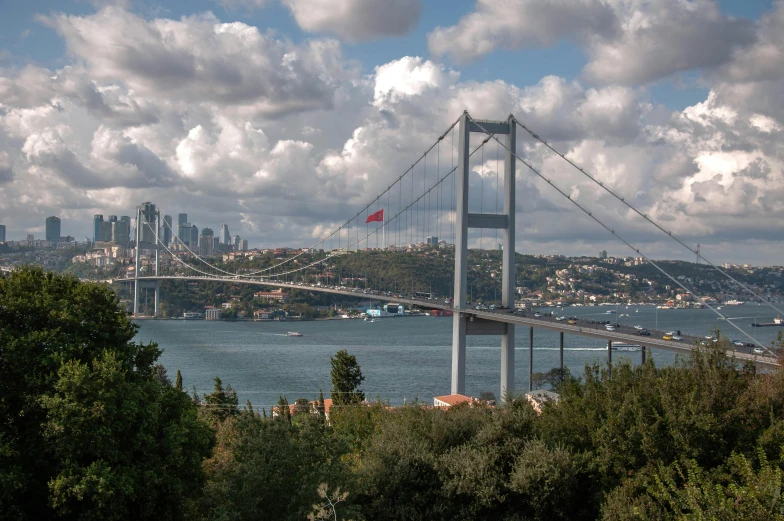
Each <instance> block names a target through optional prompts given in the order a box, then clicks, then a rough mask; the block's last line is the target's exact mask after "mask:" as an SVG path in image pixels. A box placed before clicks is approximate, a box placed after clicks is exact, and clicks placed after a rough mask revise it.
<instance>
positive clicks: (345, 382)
mask: <svg viewBox="0 0 784 521" xmlns="http://www.w3.org/2000/svg"><path fill="white" fill-rule="evenodd" d="M329 360H330V363H331V364H332V373H331V374H332V404H333V405H338V406H340V405H348V404H352V403H361V402H363V401H364V400H365V394H364V393H363V392H362V391H361V390H360V388H359V386H360V385H362V381H363V380H364V379H365V377H364V376H362V371H361V370H360V368H359V364H358V363H357V358H356V357H355V356H354V355H350V354H348V351H346V350H345V349H342V350H340V351H338V352H337V353H335V356H334V357H330V358H329Z"/></svg>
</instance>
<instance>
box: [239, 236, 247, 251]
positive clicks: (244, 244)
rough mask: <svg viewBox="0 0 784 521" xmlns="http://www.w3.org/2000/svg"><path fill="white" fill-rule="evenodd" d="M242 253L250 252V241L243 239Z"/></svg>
mask: <svg viewBox="0 0 784 521" xmlns="http://www.w3.org/2000/svg"><path fill="white" fill-rule="evenodd" d="M240 250H241V251H248V239H242V244H241V245H240Z"/></svg>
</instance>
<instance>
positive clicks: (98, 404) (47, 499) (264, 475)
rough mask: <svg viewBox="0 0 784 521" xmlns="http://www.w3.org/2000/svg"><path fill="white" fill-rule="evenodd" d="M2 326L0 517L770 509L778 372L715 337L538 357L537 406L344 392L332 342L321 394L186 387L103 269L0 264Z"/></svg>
mask: <svg viewBox="0 0 784 521" xmlns="http://www.w3.org/2000/svg"><path fill="white" fill-rule="evenodd" d="M0 326H2V327H0V391H2V394H0V422H1V423H0V485H2V488H0V519H51V518H67V519H77V518H78V519H151V518H155V519H198V520H204V521H212V520H215V521H218V520H221V521H222V520H237V521H240V520H255V519H292V520H293V519H306V518H310V519H323V518H325V517H327V518H331V519H354V520H370V519H373V520H399V519H406V520H409V519H411V520H451V519H465V520H471V519H500V520H531V521H534V520H558V519H569V520H578V521H579V520H597V519H602V520H607V521H615V520H630V519H631V520H702V519H722V520H724V519H727V520H762V519H774V520H784V500H782V488H783V487H784V475H783V471H784V372H783V371H774V372H771V373H763V374H761V373H758V372H757V371H756V370H755V369H754V367H753V366H750V365H747V366H739V365H738V364H737V363H736V362H735V361H734V360H732V359H730V358H728V357H727V355H726V350H725V348H726V346H725V345H723V344H722V343H721V342H719V343H717V344H716V345H712V346H708V347H706V348H701V349H699V350H697V351H695V352H694V353H693V354H692V355H691V356H690V357H688V358H686V359H682V360H680V361H679V362H677V363H676V364H674V365H672V366H668V367H661V368H660V367H656V366H655V365H654V363H653V362H652V361H650V360H649V361H648V362H647V363H646V364H644V365H642V366H633V365H631V364H630V363H629V362H628V361H621V362H620V363H618V364H616V365H615V366H614V367H613V371H612V374H610V373H609V372H608V371H607V370H606V368H604V367H600V366H591V367H587V368H586V370H585V372H584V374H583V375H582V377H581V378H579V379H576V378H572V377H571V376H570V375H568V374H567V375H564V376H565V378H563V381H562V378H561V376H562V375H560V374H559V373H557V372H551V373H548V374H547V375H542V376H541V381H542V382H548V383H550V384H552V385H555V386H556V388H557V391H558V392H559V394H560V397H561V399H560V401H559V402H558V403H553V402H550V403H546V404H545V405H544V407H543V409H542V411H541V413H537V412H536V411H535V410H534V409H533V408H532V406H531V405H530V404H529V402H528V401H527V400H526V399H524V398H523V397H516V398H514V399H511V400H510V401H509V403H507V404H506V405H504V406H502V407H498V408H495V407H489V406H487V405H484V404H482V403H481V402H478V403H475V404H471V405H468V404H463V405H461V406H456V407H452V408H450V409H446V410H444V409H435V408H432V407H429V406H426V405H423V404H413V405H408V406H405V407H398V408H390V407H387V406H386V405H385V404H383V403H376V404H368V403H367V402H363V403H341V400H340V398H339V396H359V395H360V393H358V392H356V391H359V385H360V384H361V382H362V380H363V378H362V375H361V371H360V368H359V366H358V365H357V364H356V359H354V358H353V357H352V356H351V355H350V354H349V353H347V352H345V351H341V352H338V353H337V354H336V355H335V357H333V359H332V363H333V386H334V388H335V391H336V392H335V394H334V395H333V400H334V401H333V403H332V406H331V408H329V410H327V408H326V407H325V401H324V399H323V398H320V399H319V400H318V401H317V402H315V403H308V402H307V400H303V399H296V400H294V401H293V403H292V405H291V406H289V402H288V398H287V397H283V396H282V397H281V399H280V402H279V404H278V406H277V407H276V408H275V409H274V410H273V411H270V415H269V417H268V416H267V414H266V412H267V411H264V410H262V411H257V410H255V409H254V408H253V406H252V404H250V403H248V404H247V405H246V407H245V408H240V407H239V406H238V400H237V394H236V392H234V391H233V390H232V389H231V387H230V386H229V385H224V383H223V382H222V381H221V380H220V378H217V377H216V379H215V389H214V391H213V392H212V393H210V394H207V395H205V396H203V397H198V396H195V395H194V396H193V397H189V396H187V394H186V393H184V392H183V391H182V383H181V382H182V379H181V375H178V376H177V377H176V378H175V382H174V384H172V383H171V382H170V380H169V378H168V376H167V375H166V371H165V370H163V369H162V368H161V367H160V366H157V367H156V366H155V361H156V359H157V356H158V354H159V351H158V350H157V348H156V347H155V346H154V345H140V344H134V343H132V342H131V339H132V338H133V335H134V332H135V328H134V326H133V325H132V324H131V323H130V322H129V321H128V318H127V316H126V315H125V314H124V313H122V312H120V311H119V309H118V308H117V301H116V299H115V298H114V297H113V296H112V294H111V293H110V292H109V291H108V290H106V289H105V288H104V287H102V286H99V285H94V284H81V283H79V282H78V281H76V280H74V279H73V278H69V277H61V276H53V275H50V274H45V273H43V272H42V271H40V270H33V269H25V270H20V271H17V272H14V273H12V274H10V275H6V276H4V277H2V278H0ZM779 343H781V339H780V340H779ZM213 433H214V434H215V440H216V443H215V445H214V447H212V448H211V444H212V441H213Z"/></svg>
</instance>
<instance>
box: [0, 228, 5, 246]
mask: <svg viewBox="0 0 784 521" xmlns="http://www.w3.org/2000/svg"><path fill="white" fill-rule="evenodd" d="M0 242H5V224H0Z"/></svg>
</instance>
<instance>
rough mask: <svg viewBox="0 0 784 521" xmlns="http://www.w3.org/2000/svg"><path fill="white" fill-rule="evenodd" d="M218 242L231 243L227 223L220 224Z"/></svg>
mask: <svg viewBox="0 0 784 521" xmlns="http://www.w3.org/2000/svg"><path fill="white" fill-rule="evenodd" d="M220 243H221V244H231V234H230V233H229V225H228V224H222V225H221V231H220Z"/></svg>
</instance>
